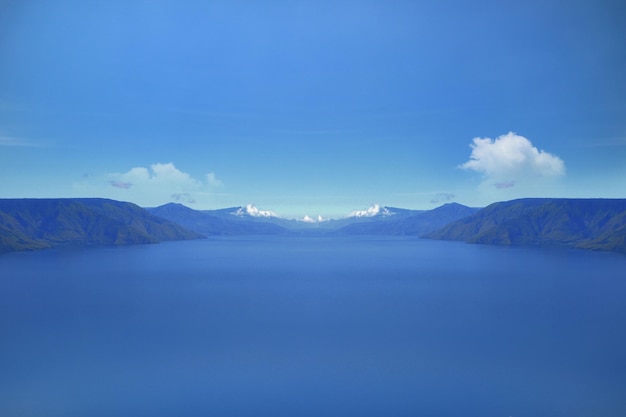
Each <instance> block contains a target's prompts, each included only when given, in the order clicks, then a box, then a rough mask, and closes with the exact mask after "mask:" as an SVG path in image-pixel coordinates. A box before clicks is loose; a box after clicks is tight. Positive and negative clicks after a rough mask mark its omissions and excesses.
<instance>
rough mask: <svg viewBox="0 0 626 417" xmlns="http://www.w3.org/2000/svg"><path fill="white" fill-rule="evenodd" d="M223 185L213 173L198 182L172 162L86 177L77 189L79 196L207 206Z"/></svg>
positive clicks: (76, 184)
mask: <svg viewBox="0 0 626 417" xmlns="http://www.w3.org/2000/svg"><path fill="white" fill-rule="evenodd" d="M223 185H224V184H223V183H222V181H221V180H220V179H218V178H217V176H216V175H215V173H213V172H210V173H208V174H206V175H204V176H203V177H200V178H199V179H198V178H194V177H193V176H191V175H190V174H188V173H186V172H183V171H181V170H180V169H178V168H177V167H176V166H175V165H174V164H172V163H156V164H152V165H150V166H149V167H135V168H131V169H129V170H128V171H126V172H121V173H120V172H117V173H110V174H105V175H104V176H93V175H89V176H85V177H84V179H83V181H81V182H79V183H75V184H74V188H75V190H76V191H75V192H76V194H78V195H83V196H99V197H108V198H113V199H119V200H124V201H132V202H135V203H137V204H140V205H144V206H151V205H160V204H164V203H166V202H169V201H178V202H182V203H189V204H194V203H196V202H198V203H199V202H204V203H206V202H207V201H212V197H213V196H214V195H215V189H216V188H219V187H223Z"/></svg>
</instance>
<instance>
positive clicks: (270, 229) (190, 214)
mask: <svg viewBox="0 0 626 417" xmlns="http://www.w3.org/2000/svg"><path fill="white" fill-rule="evenodd" d="M239 208H240V207H234V208H229V209H221V210H207V211H199V210H193V209H191V208H189V207H186V206H184V205H182V204H178V203H169V204H165V205H163V206H159V207H154V208H148V209H147V210H148V211H149V212H150V213H152V214H153V215H155V216H158V217H162V218H164V219H167V220H169V221H171V222H174V223H177V224H179V225H181V226H183V227H185V228H187V229H190V230H193V231H195V232H197V233H201V234H203V235H207V236H211V235H277V234H286V233H289V231H288V230H287V229H286V228H284V227H282V226H280V225H278V224H274V223H272V222H257V221H252V220H249V219H247V218H245V217H240V216H235V215H233V214H232V213H233V212H236V211H237V210H238V209H239Z"/></svg>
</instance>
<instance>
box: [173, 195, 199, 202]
mask: <svg viewBox="0 0 626 417" xmlns="http://www.w3.org/2000/svg"><path fill="white" fill-rule="evenodd" d="M171 197H172V199H173V200H174V201H177V202H179V203H189V204H195V203H196V199H195V198H193V197H192V196H191V194H189V193H174V194H172V195H171Z"/></svg>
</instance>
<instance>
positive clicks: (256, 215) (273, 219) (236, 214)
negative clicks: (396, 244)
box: [200, 204, 421, 233]
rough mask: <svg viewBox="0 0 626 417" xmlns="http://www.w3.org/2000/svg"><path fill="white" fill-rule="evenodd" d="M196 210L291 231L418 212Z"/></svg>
mask: <svg viewBox="0 0 626 417" xmlns="http://www.w3.org/2000/svg"><path fill="white" fill-rule="evenodd" d="M200 212H201V213H204V214H208V215H211V216H215V217H219V218H222V219H227V220H230V221H232V220H236V221H248V222H255V223H271V224H275V225H278V226H281V227H283V228H285V229H287V230H289V231H291V232H294V233H328V232H332V231H335V230H337V229H339V228H341V227H344V226H347V225H349V224H353V223H363V222H374V221H387V220H389V221H391V220H399V219H401V218H404V217H408V216H410V215H413V214H416V213H420V212H421V211H420V210H408V209H401V208H396V207H380V206H379V205H377V204H376V205H374V206H372V207H370V208H368V209H367V210H362V211H353V212H352V213H350V214H349V215H348V216H346V217H343V218H340V219H321V218H319V217H318V218H315V219H312V218H310V217H308V216H307V217H305V218H304V219H285V218H283V217H280V216H279V215H277V214H276V213H274V212H272V211H267V210H259V209H258V208H256V207H254V206H253V205H250V204H248V205H247V206H245V207H243V206H242V207H229V208H225V209H218V210H201V211H200Z"/></svg>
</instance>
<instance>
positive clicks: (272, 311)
mask: <svg viewBox="0 0 626 417" xmlns="http://www.w3.org/2000/svg"><path fill="white" fill-rule="evenodd" d="M624 271H626V257H624V256H620V255H614V254H606V253H593V252H585V251H578V250H569V249H563V250H560V249H550V250H547V249H524V248H502V247H489V246H478V245H467V244H462V243H453V242H438V241H428V240H420V239H414V238H370V237H359V238H324V237H308V238H298V237H278V238H277V237H263V238H214V239H206V240H200V241H186V242H171V243H165V244H159V245H147V246H134V247H124V248H99V249H65V250H49V251H40V252H33V253H16V254H9V255H4V256H1V257H0V330H1V331H2V338H1V339H0V415H7V416H8V415H11V416H46V417H47V416H52V417H55V416H64V417H74V416H76V417H78V416H95V417H97V416H107V417H108V416H121V415H129V416H130V415H132V416H183V417H185V416H209V415H214V416H276V417H280V416H397V417H401V416H422V415H424V416H494V417H495V416H504V417H507V416H513V417H517V416H544V415H545V416H563V417H565V416H567V417H575V416H581V417H582V416H615V417H617V416H624V415H626V358H625V355H624V352H626V326H625V325H624V323H626V303H625V302H624V301H625V300H626V274H625V273H624Z"/></svg>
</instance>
